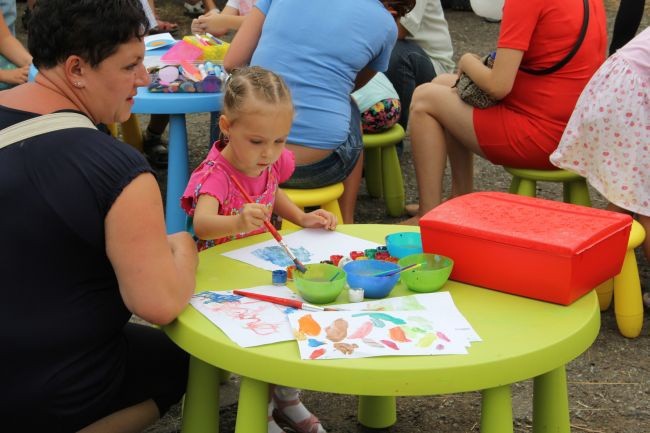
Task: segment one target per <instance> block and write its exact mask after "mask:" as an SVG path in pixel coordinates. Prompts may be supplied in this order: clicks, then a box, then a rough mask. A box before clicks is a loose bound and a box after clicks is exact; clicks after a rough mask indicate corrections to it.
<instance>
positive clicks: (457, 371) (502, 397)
mask: <svg viewBox="0 0 650 433" xmlns="http://www.w3.org/2000/svg"><path fill="white" fill-rule="evenodd" d="M338 230H339V231H341V232H343V233H347V234H351V235H354V236H358V237H361V238H365V239H368V240H373V241H376V242H377V244H378V245H382V244H384V236H385V235H386V234H388V233H392V232H398V231H410V230H417V227H406V226H395V225H348V226H345V225H343V226H339V228H338ZM267 239H270V235H269V234H262V235H257V236H254V237H250V238H246V239H241V240H237V241H233V242H230V243H227V244H222V245H220V246H217V247H215V248H211V249H208V250H206V251H204V252H202V253H201V254H200V264H199V268H198V271H197V288H196V290H197V292H199V291H203V290H228V289H235V288H247V287H252V286H257V285H264V284H270V283H271V273H270V272H269V271H264V270H261V269H258V268H255V267H253V266H250V265H247V264H245V263H243V262H239V261H236V260H232V259H229V258H227V257H224V256H222V255H221V254H220V253H222V252H225V251H229V250H233V249H236V248H240V247H243V246H246V245H251V244H253V243H258V242H262V241H265V240H267ZM289 286H290V287H292V283H289ZM292 288H293V287H292ZM443 290H449V291H450V292H451V294H452V297H453V299H454V302H455V303H456V305H457V307H458V308H459V310H460V311H461V313H463V315H465V317H466V318H467V319H468V320H469V322H470V323H471V324H472V326H473V327H474V329H475V330H476V331H477V332H478V334H479V335H480V336H481V338H482V339H483V341H482V342H475V343H473V344H472V345H471V347H470V349H469V354H468V355H447V356H402V357H398V356H393V357H378V358H360V359H349V360H348V359H339V360H314V361H312V360H301V359H300V357H299V353H298V347H297V345H296V343H295V342H293V341H288V342H283V343H276V344H271V345H266V346H260V347H254V348H243V347H240V346H238V345H237V344H235V343H234V342H232V341H231V340H230V339H229V338H228V337H226V336H225V335H224V334H223V333H222V332H221V330H219V328H217V327H216V326H215V325H213V324H212V323H211V322H210V321H208V320H207V319H206V318H205V317H204V316H203V315H201V313H199V312H198V311H197V310H195V309H194V308H193V307H188V308H186V309H185V310H184V311H183V313H182V314H181V315H180V316H179V317H178V319H177V320H175V321H174V322H172V323H171V324H169V325H167V326H165V328H164V329H165V332H166V333H167V334H168V335H169V336H170V338H171V339H172V340H173V341H174V342H175V343H176V344H178V345H179V346H180V347H182V348H183V349H184V350H186V351H187V352H189V353H190V354H191V360H190V370H189V380H188V388H187V394H186V397H185V405H184V412H183V424H182V431H183V433H193V432H197V433H198V432H201V433H211V432H215V433H216V432H218V429H219V423H218V421H219V420H218V417H219V395H218V390H219V378H220V372H221V370H220V369H223V370H225V371H230V372H233V373H236V374H238V375H240V376H241V385H240V393H239V407H238V412H237V425H236V428H235V431H236V432H237V433H255V432H258V433H264V432H266V429H267V399H268V384H280V385H286V386H292V387H296V388H302V389H309V390H314V391H322V392H332V393H342V394H352V395H358V396H359V408H358V418H359V421H360V422H361V423H362V424H363V425H365V426H367V427H371V428H384V427H388V426H390V425H392V424H394V423H395V422H396V407H395V397H396V396H417V395H435V394H450V393H459V392H466V391H477V390H479V391H481V393H482V414H481V432H482V433H509V432H510V433H512V431H513V423H512V402H511V393H510V384H513V383H515V382H519V381H523V380H526V379H531V378H533V379H534V397H533V432H534V433H550V432H553V433H569V432H570V426H569V404H568V395H567V386H566V373H565V364H566V363H568V362H569V361H571V360H572V359H574V358H576V357H578V356H579V355H580V354H581V353H583V352H584V351H585V350H586V349H587V348H588V347H589V346H590V345H591V344H592V343H593V341H594V340H595V338H596V336H597V334H598V331H599V327H600V310H599V304H598V299H597V296H596V294H595V293H594V292H593V291H592V292H590V293H588V294H587V295H585V296H583V297H582V298H581V299H579V300H577V301H576V302H574V303H573V304H571V305H570V306H559V305H554V304H550V303H546V302H540V301H535V300H531V299H526V298H523V297H518V296H513V295H508V294H505V293H501V292H497V291H493V290H487V289H483V288H479V287H474V286H470V285H466V284H461V283H457V282H453V281H449V282H448V283H447V284H446V285H445V286H444V287H443ZM407 294H412V292H410V291H408V290H407V289H406V288H405V287H404V286H403V285H402V284H401V283H400V284H398V286H396V287H395V289H394V290H393V292H392V293H391V296H400V295H407ZM347 301H348V299H347V293H346V292H345V291H344V292H343V293H342V294H341V295H340V296H339V298H338V300H337V302H339V303H343V302H347Z"/></svg>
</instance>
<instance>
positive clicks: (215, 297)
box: [196, 292, 242, 304]
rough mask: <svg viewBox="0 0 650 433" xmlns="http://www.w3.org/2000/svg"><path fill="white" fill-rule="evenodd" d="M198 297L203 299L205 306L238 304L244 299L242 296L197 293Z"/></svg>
mask: <svg viewBox="0 0 650 433" xmlns="http://www.w3.org/2000/svg"><path fill="white" fill-rule="evenodd" d="M196 297H198V298H201V299H203V303H204V304H212V303H217V304H222V303H224V302H237V301H239V300H240V299H241V298H242V296H239V295H231V294H224V293H218V292H201V293H197V294H196Z"/></svg>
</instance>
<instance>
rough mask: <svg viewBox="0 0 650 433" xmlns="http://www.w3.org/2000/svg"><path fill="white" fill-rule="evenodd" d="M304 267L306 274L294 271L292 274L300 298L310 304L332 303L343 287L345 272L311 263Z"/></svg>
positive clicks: (331, 266) (327, 265)
mask: <svg viewBox="0 0 650 433" xmlns="http://www.w3.org/2000/svg"><path fill="white" fill-rule="evenodd" d="M305 267H306V268H307V272H304V273H303V272H296V271H294V274H293V280H294V283H295V285H296V289H298V293H299V294H300V296H301V297H302V298H303V299H304V300H305V301H307V302H311V303H312V304H328V303H330V302H334V301H335V300H336V298H338V296H339V294H340V293H341V291H342V290H343V286H345V271H342V270H341V269H339V268H338V267H337V266H334V265H330V264H327V263H312V264H309V265H305ZM332 278H334V279H333V280H332ZM330 280H331V281H330Z"/></svg>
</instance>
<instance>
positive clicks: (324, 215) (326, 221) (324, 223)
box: [300, 209, 338, 230]
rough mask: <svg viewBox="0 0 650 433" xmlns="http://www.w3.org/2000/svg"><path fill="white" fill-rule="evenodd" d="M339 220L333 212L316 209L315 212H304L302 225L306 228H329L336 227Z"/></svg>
mask: <svg viewBox="0 0 650 433" xmlns="http://www.w3.org/2000/svg"><path fill="white" fill-rule="evenodd" d="M337 224H338V221H337V220H336V216H335V215H334V214H333V213H332V212H328V211H326V210H324V209H316V210H315V211H313V212H309V213H306V214H304V216H303V217H302V219H301V221H300V226H301V227H305V228H324V229H327V230H334V229H336V225H337Z"/></svg>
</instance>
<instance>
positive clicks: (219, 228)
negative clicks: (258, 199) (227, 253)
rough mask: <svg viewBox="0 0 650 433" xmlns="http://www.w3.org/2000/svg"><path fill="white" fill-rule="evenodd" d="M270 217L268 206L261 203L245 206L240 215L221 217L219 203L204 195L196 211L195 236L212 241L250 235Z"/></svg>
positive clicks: (197, 204)
mask: <svg viewBox="0 0 650 433" xmlns="http://www.w3.org/2000/svg"><path fill="white" fill-rule="evenodd" d="M269 217H270V215H269V211H268V209H267V208H266V206H264V205H262V204H259V203H248V204H245V205H244V208H243V210H242V212H241V213H240V214H239V215H219V201H218V200H217V199H216V198H214V197H212V196H210V195H207V194H203V195H201V196H199V200H198V201H197V203H196V209H195V210H194V219H193V225H194V234H196V236H197V237H198V238H199V239H204V240H210V239H218V238H222V237H225V236H231V235H235V234H237V233H248V232H251V231H253V230H256V229H258V228H260V227H262V226H263V225H264V221H265V220H267V219H268V218H269Z"/></svg>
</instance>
